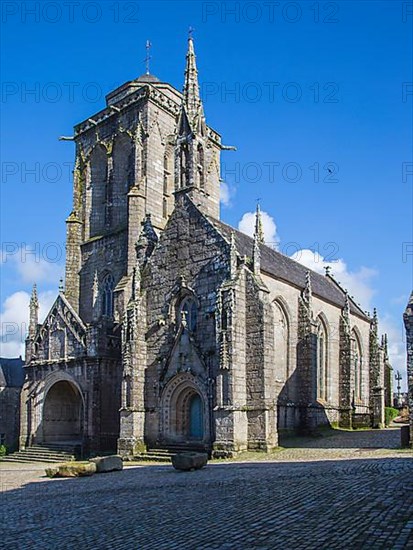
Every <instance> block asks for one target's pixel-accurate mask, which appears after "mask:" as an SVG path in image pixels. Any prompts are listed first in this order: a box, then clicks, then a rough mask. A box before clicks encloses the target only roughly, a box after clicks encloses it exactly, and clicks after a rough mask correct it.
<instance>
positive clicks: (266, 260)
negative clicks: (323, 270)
mask: <svg viewBox="0 0 413 550" xmlns="http://www.w3.org/2000/svg"><path fill="white" fill-rule="evenodd" d="M208 219H209V221H210V222H211V223H212V224H213V225H214V227H215V228H216V229H217V230H218V231H219V232H220V233H221V235H222V236H223V237H224V238H225V239H226V240H227V241H230V239H231V233H232V232H234V235H235V244H236V247H237V252H238V254H240V255H241V256H249V257H251V256H252V251H253V244H254V240H253V239H252V238H251V237H249V236H248V235H245V233H241V232H240V231H237V230H236V229H234V228H232V227H231V226H229V225H227V224H225V223H223V222H222V221H220V220H217V219H215V218H212V217H210V216H208ZM260 251H261V271H262V272H264V273H266V274H268V275H270V276H272V277H275V278H276V279H280V280H283V281H286V282H288V283H292V284H293V285H295V286H297V287H299V288H300V289H304V287H305V275H306V272H307V271H310V273H311V288H312V291H313V295H314V296H317V297H319V298H322V299H323V300H326V301H328V302H331V303H332V304H335V305H337V306H339V307H340V308H342V307H343V306H344V300H345V292H344V289H342V288H341V286H340V285H339V283H338V282H337V281H335V280H334V279H333V278H332V277H331V276H325V275H320V273H317V272H316V271H312V270H311V269H310V270H308V268H307V267H305V266H304V265H303V264H300V263H299V262H296V261H295V260H293V259H291V258H290V257H288V256H285V255H284V254H281V253H280V252H277V251H276V250H274V249H272V248H270V247H269V246H266V245H260ZM350 311H351V313H353V314H354V315H358V316H359V317H363V319H365V320H367V321H370V318H369V317H368V316H367V315H366V313H365V312H364V311H363V310H362V309H361V308H360V307H359V306H358V305H357V304H356V303H355V302H354V301H353V300H352V299H351V298H350Z"/></svg>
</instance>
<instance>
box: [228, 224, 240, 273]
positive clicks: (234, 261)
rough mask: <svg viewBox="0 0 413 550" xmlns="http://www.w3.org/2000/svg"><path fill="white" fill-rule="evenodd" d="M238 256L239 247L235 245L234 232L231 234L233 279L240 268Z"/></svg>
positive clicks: (231, 270)
mask: <svg viewBox="0 0 413 550" xmlns="http://www.w3.org/2000/svg"><path fill="white" fill-rule="evenodd" d="M237 258H238V254H237V246H236V244H235V233H234V231H232V232H231V245H230V277H231V279H233V278H234V277H235V274H236V272H237V267H238V260H237Z"/></svg>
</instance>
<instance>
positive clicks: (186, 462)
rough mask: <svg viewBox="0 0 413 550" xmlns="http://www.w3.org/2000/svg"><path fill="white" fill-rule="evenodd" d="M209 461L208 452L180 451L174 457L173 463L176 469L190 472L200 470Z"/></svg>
mask: <svg viewBox="0 0 413 550" xmlns="http://www.w3.org/2000/svg"><path fill="white" fill-rule="evenodd" d="M207 462H208V455H207V454H206V453H192V452H184V453H178V454H176V455H174V456H173V457H172V464H173V467H174V468H175V470H181V471H183V472H189V471H191V470H200V469H201V468H203V467H204V466H205V465H206V464H207Z"/></svg>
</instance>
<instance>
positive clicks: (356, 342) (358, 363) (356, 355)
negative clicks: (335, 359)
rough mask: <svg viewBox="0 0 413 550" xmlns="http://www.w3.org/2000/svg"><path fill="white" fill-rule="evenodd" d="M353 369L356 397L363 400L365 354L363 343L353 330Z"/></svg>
mask: <svg viewBox="0 0 413 550" xmlns="http://www.w3.org/2000/svg"><path fill="white" fill-rule="evenodd" d="M351 344H352V353H351V357H352V367H353V373H354V397H355V398H356V399H361V396H362V369H363V354H362V351H361V343H360V339H359V337H358V335H357V333H356V332H355V331H354V330H353V333H352V339H351Z"/></svg>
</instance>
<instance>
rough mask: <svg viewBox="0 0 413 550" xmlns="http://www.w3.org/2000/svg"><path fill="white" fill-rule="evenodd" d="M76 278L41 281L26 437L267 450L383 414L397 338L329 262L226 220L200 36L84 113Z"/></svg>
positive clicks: (72, 221) (377, 420) (69, 258)
mask: <svg viewBox="0 0 413 550" xmlns="http://www.w3.org/2000/svg"><path fill="white" fill-rule="evenodd" d="M73 140H74V142H75V144H76V162H75V169H74V182H73V210H72V212H71V214H70V215H69V217H68V218H67V220H66V224H67V245H66V276H65V284H64V287H63V285H62V286H61V288H60V292H59V294H58V296H57V298H56V301H55V303H54V305H53V306H52V308H51V310H50V312H49V314H48V315H47V317H46V319H45V320H44V322H43V323H41V324H39V322H38V308H39V306H38V299H37V294H36V289H35V288H34V290H33V294H32V298H31V302H30V323H29V334H28V337H27V341H26V365H25V383H24V387H23V391H22V400H21V430H20V447H21V448H25V447H27V446H30V445H32V444H34V443H36V444H39V443H40V444H44V445H47V444H49V443H53V442H72V443H73V444H75V443H77V444H81V445H82V448H83V453H84V454H85V455H86V454H87V453H90V452H99V451H104V450H115V449H118V452H119V453H121V454H122V455H132V454H134V453H137V452H142V450H144V449H154V448H164V449H174V448H183V447H187V448H198V449H199V448H204V449H206V450H208V451H210V452H212V453H214V454H215V456H230V455H231V454H232V453H234V452H237V451H241V450H245V449H260V450H263V451H268V450H271V449H273V448H274V447H276V446H277V445H278V436H279V434H280V432H281V431H283V430H299V431H302V432H308V431H310V432H311V431H313V430H316V429H317V426H320V425H323V424H328V423H330V424H334V425H339V426H344V427H352V426H353V427H357V426H365V425H371V424H372V425H374V426H379V425H380V424H382V423H383V412H384V393H385V388H384V369H385V363H386V356H387V354H386V350H385V349H384V348H385V347H386V346H384V345H382V343H379V335H378V323H377V315H376V313H374V315H373V316H372V317H369V316H368V315H367V314H366V313H365V312H363V311H362V310H361V309H360V307H359V306H358V305H357V304H356V302H355V301H354V300H353V299H352V298H351V297H350V296H349V295H348V293H347V292H346V291H345V290H344V289H343V288H341V287H340V285H339V284H338V283H337V282H336V281H335V279H334V278H333V276H332V275H331V274H330V273H326V275H325V276H324V275H320V274H318V273H315V272H312V271H308V270H307V269H306V268H305V267H304V266H302V265H301V264H299V263H297V262H295V261H293V260H292V259H291V258H289V257H287V256H284V255H282V254H280V253H279V252H277V251H275V250H273V249H272V248H270V247H268V246H266V245H265V243H264V239H263V231H262V225H261V217H260V212H259V208H258V209H257V214H256V227H255V234H254V237H253V238H250V237H248V236H247V235H245V234H243V233H240V232H239V231H237V230H235V229H233V228H232V227H230V226H228V225H226V224H225V223H223V222H222V221H220V212H219V204H220V193H219V191H220V153H221V151H222V150H225V149H227V147H225V146H224V145H222V143H221V136H220V135H219V134H218V133H217V132H216V131H215V130H214V129H212V128H211V127H209V126H208V125H207V123H206V120H205V115H204V110H203V105H202V101H201V98H200V92H199V85H198V72H197V68H196V61H195V53H194V45H193V40H192V38H189V41H188V52H187V55H186V68H185V77H184V86H183V92H182V93H181V92H179V91H177V90H176V89H175V88H174V87H173V86H171V85H170V84H168V83H165V82H161V81H160V80H159V79H158V78H156V77H155V76H153V75H151V74H145V75H143V76H141V77H139V78H137V79H136V80H132V81H130V82H127V83H126V84H124V85H122V86H120V87H119V88H117V89H116V90H114V91H113V92H111V93H109V94H108V95H107V96H106V106H105V108H104V109H102V110H101V111H100V112H98V113H96V114H95V115H93V116H91V117H90V118H88V119H87V120H86V121H84V122H82V123H80V124H78V125H77V126H76V127H75V132H74V137H73Z"/></svg>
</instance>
